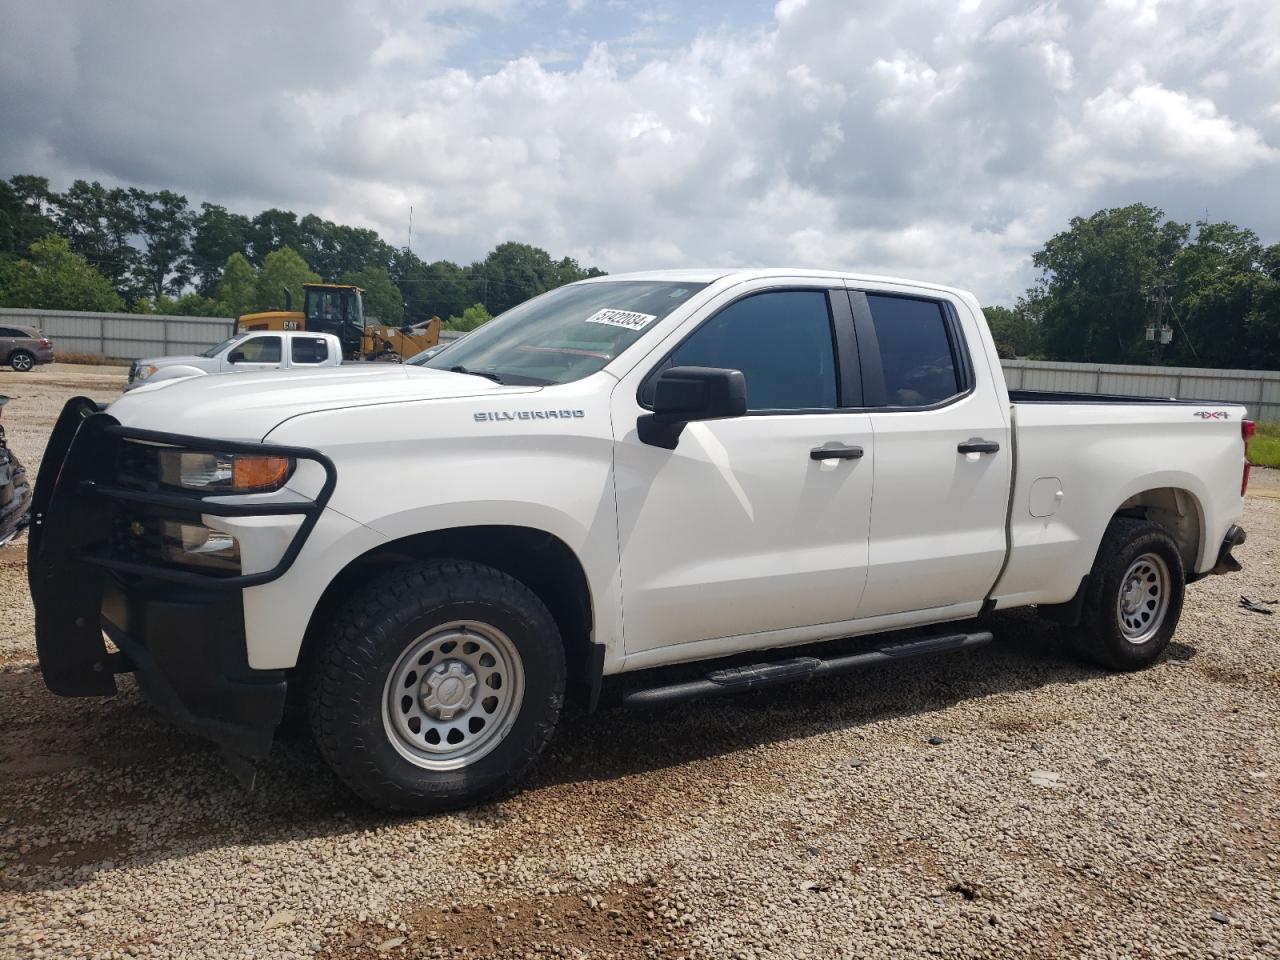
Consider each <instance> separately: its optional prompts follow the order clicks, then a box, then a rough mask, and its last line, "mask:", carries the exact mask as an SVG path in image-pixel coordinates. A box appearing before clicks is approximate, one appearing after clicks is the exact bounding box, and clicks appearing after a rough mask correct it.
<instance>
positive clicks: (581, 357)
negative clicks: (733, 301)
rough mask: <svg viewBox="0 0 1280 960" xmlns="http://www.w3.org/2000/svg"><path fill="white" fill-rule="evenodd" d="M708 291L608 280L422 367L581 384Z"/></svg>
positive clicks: (565, 294)
mask: <svg viewBox="0 0 1280 960" xmlns="http://www.w3.org/2000/svg"><path fill="white" fill-rule="evenodd" d="M704 286H705V284H701V283H671V282H658V281H650V280H604V281H597V282H594V283H584V284H574V285H572V286H567V287H559V288H558V289H556V290H552V291H550V292H549V293H544V294H543V295H542V296H540V297H535V298H534V299H532V300H526V301H525V302H524V303H522V304H520V305H519V306H518V307H512V308H511V309H510V310H508V311H507V312H506V313H504V314H502V315H501V316H499V317H496V318H495V319H493V320H491V321H489V322H488V323H486V324H485V325H484V326H483V327H480V328H479V329H478V330H476V331H474V332H473V333H470V334H468V335H467V337H466V339H465V340H459V341H457V342H455V343H453V344H451V345H450V346H449V349H448V350H444V351H442V352H441V353H438V354H436V355H435V356H434V357H432V358H431V359H430V360H428V361H427V362H426V363H424V364H422V365H423V366H424V367H430V368H434V369H437V370H456V369H459V368H461V371H462V372H466V373H479V374H482V375H484V376H490V377H494V378H497V379H499V380H501V382H503V383H521V384H524V383H536V384H550V383H569V382H570V381H572V380H580V379H581V378H583V377H585V376H589V375H590V374H593V373H595V372H596V371H597V370H599V369H601V368H602V367H603V366H604V365H605V364H606V363H608V362H609V361H610V360H612V359H613V358H614V357H616V356H617V355H618V354H620V353H621V352H622V351H623V350H625V349H627V347H629V346H631V344H633V343H635V341H636V340H637V339H639V337H640V335H641V334H642V333H644V331H645V330H647V329H648V328H649V326H650V325H651V324H652V323H654V322H655V321H657V320H661V319H662V318H663V317H665V316H666V315H667V314H669V313H670V312H671V311H672V310H674V309H675V308H676V307H678V306H680V305H681V304H682V303H684V302H685V301H686V300H688V299H689V297H691V296H693V294H695V293H697V292H698V291H699V290H701V289H702V288H703V287H704Z"/></svg>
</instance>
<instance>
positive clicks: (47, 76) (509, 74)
mask: <svg viewBox="0 0 1280 960" xmlns="http://www.w3.org/2000/svg"><path fill="white" fill-rule="evenodd" d="M4 21H5V29H4V30H3V31H0V176H9V175H12V174H14V173H36V174H42V175H45V176H48V177H49V178H50V179H51V181H52V182H53V185H54V187H55V188H63V187H65V186H67V185H68V184H69V183H70V182H71V180H73V179H75V178H85V179H97V180H101V181H103V182H104V183H108V184H121V185H127V186H140V187H144V188H147V189H160V188H169V189H174V190H178V191H179V192H182V193H185V194H186V195H187V196H188V197H189V198H190V199H191V200H192V201H193V202H194V203H199V202H200V201H202V200H209V201H213V202H218V203H222V204H224V205H226V206H228V207H230V208H231V209H233V210H237V211H240V212H243V213H248V214H251V215H252V214H254V213H256V212H258V211H259V210H261V209H264V208H268V207H282V208H285V209H292V210H295V211H297V212H298V213H299V214H301V213H305V212H313V213H318V214H320V215H321V216H324V217H326V218H329V219H332V220H335V221H338V222H343V223H350V224H355V225H360V226H367V227H372V228H374V229H376V230H378V231H379V232H380V233H381V234H382V236H383V237H384V238H385V239H386V240H388V241H389V242H391V243H393V244H395V245H397V246H402V245H404V244H405V243H406V242H407V231H408V221H409V208H410V206H412V207H413V209H414V213H413V249H414V252H415V253H417V254H418V255H419V256H422V257H424V258H425V259H428V260H435V259H449V260H454V261H456V262H460V263H466V262H470V261H472V260H475V259H479V258H481V257H483V255H484V254H485V253H486V252H487V251H488V250H489V249H490V248H492V247H493V246H494V245H495V244H497V243H500V242H503V241H506V240H519V241H523V242H528V243H533V244H536V245H538V246H541V247H545V248H546V249H548V250H549V251H550V252H551V253H552V254H553V255H554V256H563V255H569V256H573V257H576V258H577V259H578V260H579V261H580V262H582V263H583V264H584V265H587V264H591V265H597V266H599V267H601V268H603V269H605V270H608V271H610V272H620V271H625V270H633V269H646V268H657V267H677V266H734V265H742V266H766V265H768V266H782V265H795V266H806V267H822V268H833V269H847V270H857V271H860V272H867V273H882V274H889V275H894V276H906V277H914V278H920V279H927V280H933V281H938V282H943V283H949V284H954V285H956V286H960V287H964V288H967V289H971V290H974V291H975V292H977V294H978V296H979V298H980V299H981V300H982V301H983V302H984V303H1011V302H1012V301H1013V300H1014V298H1016V297H1017V295H1018V294H1020V293H1021V292H1022V291H1023V290H1024V289H1025V288H1026V287H1027V286H1028V285H1029V284H1030V283H1031V282H1033V281H1034V279H1035V276H1036V274H1035V270H1034V268H1033V267H1032V264H1031V254H1032V253H1033V252H1034V251H1035V250H1036V249H1038V248H1039V246H1040V245H1041V244H1042V243H1043V242H1044V241H1045V240H1046V239H1048V238H1049V237H1050V236H1051V235H1052V234H1054V233H1055V232H1058V231H1060V230H1062V229H1064V228H1065V227H1066V226H1067V224H1068V221H1069V220H1070V218H1071V217H1073V216H1079V215H1088V214H1089V213H1092V212H1093V211H1095V210H1097V209H1100V208H1102V207H1107V206H1119V205H1123V204H1127V203H1131V202H1135V201H1141V202H1145V203H1150V204H1154V205H1156V206H1159V207H1161V208H1163V209H1164V210H1165V211H1166V212H1167V213H1168V214H1169V215H1170V216H1172V217H1175V218H1177V219H1179V220H1184V221H1188V222H1193V221H1195V220H1197V219H1200V218H1203V217H1205V216H1206V215H1207V216H1208V217H1209V218H1210V219H1212V220H1230V221H1233V222H1235V223H1238V224H1240V225H1243V226H1247V227H1250V228H1252V229H1253V230H1255V231H1256V232H1257V233H1258V234H1259V235H1260V236H1261V237H1262V238H1263V240H1264V241H1267V242H1275V241H1280V2H1277V0H1087V2H1085V0H1082V2H1070V0H1058V2H1054V0H1047V2H1043V3H1028V2H1012V0H936V2H935V0H893V2H884V0H882V2H875V3H864V2H860V0H779V2H777V3H761V2H754V0H744V2H730V0H718V2H707V3H677V2H672V0H651V2H633V0H567V2H566V0H531V2H525V3H519V2H515V0H418V2H408V0H279V2H272V3H258V2H253V3H249V2H233V0H224V2H219V3H216V4H213V3H187V2H169V0H154V2H142V0H113V2H111V3H100V2H91V0H81V2H76V0H54V2H50V0H6V2H5V15H4Z"/></svg>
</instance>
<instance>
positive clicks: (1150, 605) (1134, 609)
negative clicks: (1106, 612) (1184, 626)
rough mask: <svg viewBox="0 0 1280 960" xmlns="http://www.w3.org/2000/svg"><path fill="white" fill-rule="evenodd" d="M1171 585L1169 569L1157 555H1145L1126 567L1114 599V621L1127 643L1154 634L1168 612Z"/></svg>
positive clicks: (1145, 639)
mask: <svg viewBox="0 0 1280 960" xmlns="http://www.w3.org/2000/svg"><path fill="white" fill-rule="evenodd" d="M1170 586H1171V585H1170V582H1169V566H1168V564H1166V563H1165V562H1164V560H1163V559H1162V558H1161V557H1160V556H1159V555H1158V554H1154V553H1144V554H1143V555H1142V556H1140V557H1138V559H1137V560H1135V561H1133V563H1131V564H1129V569H1128V570H1126V571H1125V574H1124V577H1122V578H1121V580H1120V594H1119V596H1117V597H1116V619H1117V622H1118V623H1119V625H1120V632H1121V633H1122V634H1124V638H1125V639H1126V640H1128V641H1129V642H1130V643H1132V644H1135V645H1136V644H1142V643H1146V642H1147V641H1148V640H1150V639H1151V638H1152V637H1154V636H1155V635H1156V633H1157V631H1159V629H1160V626H1161V624H1163V623H1164V618H1165V614H1166V613H1168V612H1169V593H1170Z"/></svg>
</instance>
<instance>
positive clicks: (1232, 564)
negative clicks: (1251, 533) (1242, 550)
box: [1209, 523, 1247, 575]
mask: <svg viewBox="0 0 1280 960" xmlns="http://www.w3.org/2000/svg"><path fill="white" fill-rule="evenodd" d="M1246 539H1247V535H1246V534H1245V532H1244V528H1243V527H1241V526H1240V525H1239V524H1235V523H1233V524H1232V525H1231V526H1230V527H1229V528H1228V529H1227V535H1226V536H1225V537H1223V538H1222V546H1220V547H1219V548H1218V561H1217V563H1215V564H1214V565H1213V569H1212V570H1210V571H1209V573H1211V574H1217V575H1222V574H1225V573H1239V572H1240V571H1241V570H1243V569H1244V567H1242V566H1241V565H1240V561H1239V560H1237V559H1236V558H1235V557H1233V556H1232V555H1231V549H1232V548H1233V547H1238V546H1239V545H1240V544H1242V543H1244V542H1245V540H1246Z"/></svg>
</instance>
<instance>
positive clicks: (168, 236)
mask: <svg viewBox="0 0 1280 960" xmlns="http://www.w3.org/2000/svg"><path fill="white" fill-rule="evenodd" d="M129 199H130V201H131V202H132V203H133V209H134V216H135V218H136V221H137V225H138V234H139V236H141V237H142V243H143V248H142V251H141V253H140V254H139V255H138V258H137V262H136V265H135V267H134V273H135V275H136V277H137V279H138V285H139V286H140V287H143V288H145V289H146V290H147V292H148V293H149V294H150V295H151V296H152V297H155V298H157V299H158V298H159V297H161V296H162V295H164V294H166V293H169V294H173V295H175V296H176V295H178V294H180V293H181V292H182V290H183V289H184V288H185V287H186V286H187V284H188V283H190V281H191V276H192V268H191V259H190V253H191V228H192V223H193V221H194V219H195V218H194V217H193V216H192V214H191V211H190V210H189V209H187V198H186V197H184V196H182V195H181V194H179V193H174V192H173V191H172V190H160V191H159V192H157V193H148V192H147V191H146V190H136V189H134V190H130V191H129Z"/></svg>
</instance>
